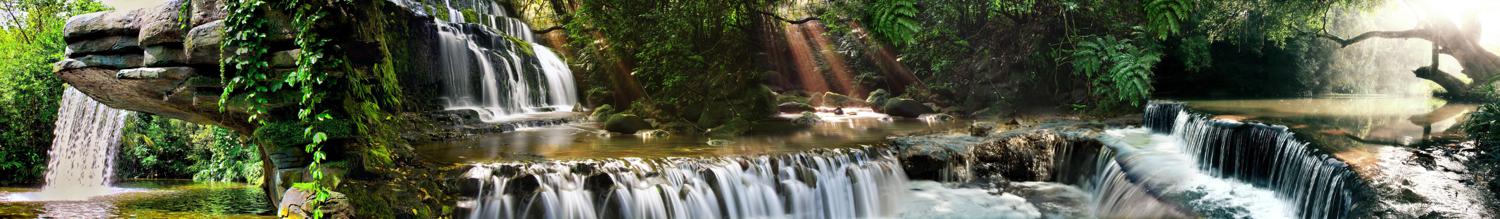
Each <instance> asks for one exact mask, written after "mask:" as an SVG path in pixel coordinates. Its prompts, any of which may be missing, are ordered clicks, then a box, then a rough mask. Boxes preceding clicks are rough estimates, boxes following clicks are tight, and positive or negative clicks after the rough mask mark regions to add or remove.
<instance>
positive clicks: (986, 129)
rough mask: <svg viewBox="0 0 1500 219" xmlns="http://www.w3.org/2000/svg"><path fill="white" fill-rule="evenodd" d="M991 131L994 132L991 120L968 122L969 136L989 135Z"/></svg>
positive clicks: (993, 124)
mask: <svg viewBox="0 0 1500 219" xmlns="http://www.w3.org/2000/svg"><path fill="white" fill-rule="evenodd" d="M992 132H995V123H993V122H974V123H972V124H969V135H970V136H974V137H986V136H990V134H991V133H992Z"/></svg>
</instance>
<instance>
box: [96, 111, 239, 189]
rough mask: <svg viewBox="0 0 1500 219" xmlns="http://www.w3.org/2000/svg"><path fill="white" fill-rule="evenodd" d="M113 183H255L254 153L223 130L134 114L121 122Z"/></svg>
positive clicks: (236, 136) (231, 132)
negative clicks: (152, 180)
mask: <svg viewBox="0 0 1500 219" xmlns="http://www.w3.org/2000/svg"><path fill="white" fill-rule="evenodd" d="M123 132H124V136H123V140H122V141H121V144H120V152H119V153H118V154H117V155H116V159H115V160H116V165H115V175H116V177H117V178H173V179H186V178H191V179H193V180H194V181H216V182H227V181H234V182H251V183H254V182H259V181H260V179H261V161H260V157H259V155H260V150H259V148H258V147H256V146H254V145H249V144H244V143H242V142H241V138H240V136H239V135H238V134H235V133H234V132H233V131H230V130H228V129H224V128H220V127H215V126H207V125H198V124H193V123H188V122H184V121H181V120H176V119H169V118H166V117H159V116H154V115H148V114H135V115H134V116H131V117H130V118H129V119H127V120H126V123H125V129H124V130H123Z"/></svg>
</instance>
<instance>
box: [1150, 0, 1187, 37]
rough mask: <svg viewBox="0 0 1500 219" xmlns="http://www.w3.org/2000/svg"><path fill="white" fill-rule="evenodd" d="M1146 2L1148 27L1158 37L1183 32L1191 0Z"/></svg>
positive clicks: (1155, 0)
mask: <svg viewBox="0 0 1500 219" xmlns="http://www.w3.org/2000/svg"><path fill="white" fill-rule="evenodd" d="M1144 3H1145V9H1146V28H1147V29H1149V30H1150V31H1151V33H1152V34H1155V35H1156V38H1158V39H1166V38H1167V36H1170V35H1172V34H1177V33H1178V32H1181V31H1182V28H1181V27H1182V23H1183V22H1184V21H1185V20H1187V17H1188V10H1189V9H1191V8H1192V4H1193V3H1192V1H1191V0H1146V1H1145V2H1144Z"/></svg>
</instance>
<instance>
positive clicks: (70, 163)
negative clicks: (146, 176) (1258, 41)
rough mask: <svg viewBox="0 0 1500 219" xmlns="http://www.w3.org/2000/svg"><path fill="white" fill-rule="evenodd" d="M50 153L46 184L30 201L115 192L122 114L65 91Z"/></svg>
mask: <svg viewBox="0 0 1500 219" xmlns="http://www.w3.org/2000/svg"><path fill="white" fill-rule="evenodd" d="M56 124H57V127H56V129H54V130H53V135H54V137H53V139H52V150H51V151H48V152H47V154H48V155H49V156H50V157H51V159H50V160H48V161H47V175H46V179H47V185H46V186H43V187H42V190H41V191H39V192H36V193H33V194H26V195H24V196H27V197H12V198H11V199H29V200H85V199H88V198H90V197H94V196H99V195H104V194H109V193H112V192H114V191H115V189H114V188H111V187H110V183H111V182H112V181H111V179H110V177H111V176H112V175H113V172H114V171H113V170H114V168H113V166H114V157H115V147H116V145H118V144H119V142H120V135H121V132H120V131H121V128H122V127H124V126H125V111H123V110H118V109H115V108H110V107H109V106H105V105H104V104H101V103H99V102H96V101H94V99H92V98H90V97H89V96H88V95H85V94H83V92H79V91H78V90H75V89H73V88H72V87H69V88H67V90H65V91H63V96H62V101H61V103H60V106H59V107H58V110H57V123H56Z"/></svg>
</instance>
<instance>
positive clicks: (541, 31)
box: [531, 25, 567, 34]
mask: <svg viewBox="0 0 1500 219" xmlns="http://www.w3.org/2000/svg"><path fill="white" fill-rule="evenodd" d="M566 29H567V28H566V27H563V25H557V26H552V27H548V28H547V29H541V30H531V34H547V33H549V32H552V31H558V30H566Z"/></svg>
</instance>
